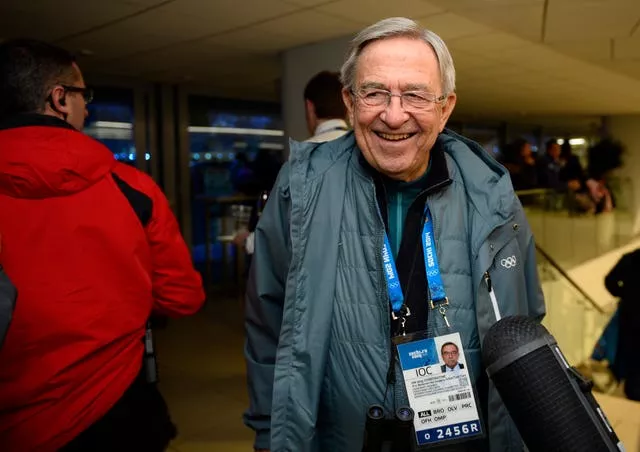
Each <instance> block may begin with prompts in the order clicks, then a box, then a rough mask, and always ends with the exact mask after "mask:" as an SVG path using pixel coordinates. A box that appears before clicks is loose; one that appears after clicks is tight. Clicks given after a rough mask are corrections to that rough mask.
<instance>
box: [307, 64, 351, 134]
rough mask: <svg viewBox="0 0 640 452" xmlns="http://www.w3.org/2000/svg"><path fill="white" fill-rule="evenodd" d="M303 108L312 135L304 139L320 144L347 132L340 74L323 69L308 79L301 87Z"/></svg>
mask: <svg viewBox="0 0 640 452" xmlns="http://www.w3.org/2000/svg"><path fill="white" fill-rule="evenodd" d="M304 110H305V116H306V118H307V128H308V129H309V133H310V134H311V137H310V138H308V139H307V141H312V142H315V143H322V142H325V141H330V140H335V139H336V138H339V137H341V136H342V135H344V134H345V133H347V131H348V130H349V127H348V126H347V123H346V121H345V118H346V116H347V109H346V107H345V105H344V102H343V100H342V82H341V81H340V74H339V73H337V72H329V71H322V72H319V73H318V74H316V75H315V76H313V78H311V80H309V82H308V83H307V86H306V87H305V89H304Z"/></svg>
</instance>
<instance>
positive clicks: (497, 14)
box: [451, 2, 544, 41]
mask: <svg viewBox="0 0 640 452" xmlns="http://www.w3.org/2000/svg"><path fill="white" fill-rule="evenodd" d="M451 10H452V11H453V12H456V13H459V14H462V15H464V16H465V17H468V18H469V19H471V20H473V21H477V22H479V23H482V24H485V25H488V26H491V27H494V28H497V29H499V30H501V31H507V32H515V33H516V34H517V35H518V36H520V37H524V38H527V39H529V40H531V41H539V40H540V37H541V30H542V17H543V10H544V8H543V4H542V3H541V2H534V3H533V4H531V3H526V4H517V3H516V4H509V6H508V7H507V6H486V7H483V8H465V9H461V10H458V9H454V8H451Z"/></svg>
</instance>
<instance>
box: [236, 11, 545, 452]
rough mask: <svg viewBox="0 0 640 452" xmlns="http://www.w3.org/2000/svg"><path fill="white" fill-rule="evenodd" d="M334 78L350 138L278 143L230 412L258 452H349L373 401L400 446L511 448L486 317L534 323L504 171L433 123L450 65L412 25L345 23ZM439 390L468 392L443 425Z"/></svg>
mask: <svg viewBox="0 0 640 452" xmlns="http://www.w3.org/2000/svg"><path fill="white" fill-rule="evenodd" d="M342 79H343V83H344V86H345V88H344V92H343V97H344V101H345V103H346V105H347V109H348V115H349V118H350V121H351V123H352V125H353V127H354V132H353V133H350V134H348V135H346V136H344V137H342V138H340V139H338V140H335V141H332V142H329V143H325V144H309V143H305V144H298V143H293V144H292V148H293V149H292V152H291V159H290V161H289V162H288V163H287V164H286V165H285V166H284V167H283V169H282V171H281V173H280V176H279V178H278V181H277V183H276V186H275V188H274V190H273V195H272V197H271V199H270V200H269V203H268V205H267V206H266V209H265V211H264V213H263V215H262V218H261V220H260V223H259V224H258V227H257V231H256V250H255V256H254V264H253V267H252V270H251V275H250V283H249V288H248V293H247V307H246V330H247V344H246V359H247V369H248V382H249V394H250V407H249V410H248V411H247V413H246V415H245V422H246V423H247V425H249V426H250V427H251V428H252V429H254V430H255V431H256V442H255V448H256V450H271V451H273V452H276V451H277V452H281V451H291V452H294V451H295V452H301V451H331V452H356V451H361V450H362V449H363V442H364V438H365V436H366V431H367V428H366V419H367V413H368V412H369V413H371V412H372V411H371V408H370V407H371V406H372V405H379V406H381V407H382V409H381V410H379V411H381V412H384V413H385V414H386V416H387V417H388V418H389V419H391V420H393V418H394V413H397V410H398V408H399V407H404V406H410V407H411V408H412V409H413V411H414V413H415V419H416V421H415V423H414V428H415V431H416V434H413V432H412V435H411V436H412V438H411V441H412V442H413V443H414V445H416V442H417V444H418V445H421V446H422V445H424V446H426V447H432V448H435V450H448V451H449V450H451V451H453V450H455V451H480V450H491V451H520V450H522V448H523V446H522V441H521V440H520V438H519V436H518V433H517V430H516V428H515V426H514V425H513V423H512V422H511V420H510V419H509V417H508V414H507V412H506V410H505V408H504V406H503V405H502V403H501V401H500V399H499V397H498V395H497V393H496V392H495V390H494V389H493V388H492V387H491V384H490V383H489V382H488V381H487V378H486V375H485V372H484V368H483V365H482V360H481V354H480V353H481V351H480V344H481V341H482V338H483V337H484V335H485V333H486V332H487V330H488V328H489V327H490V326H491V325H492V324H493V323H495V322H496V321H497V320H498V319H499V318H500V317H501V316H507V315H516V314H524V315H529V316H532V317H535V318H538V319H541V318H542V316H543V315H544V301H543V298H542V294H541V291H540V285H539V281H538V276H537V271H536V263H535V245H534V242H533V238H532V235H531V231H530V228H529V226H528V224H527V222H526V219H525V217H524V214H523V212H522V208H521V206H520V203H519V202H518V199H517V198H516V196H515V194H514V192H513V188H512V186H511V182H510V179H509V174H508V173H507V172H506V171H505V169H504V168H503V167H502V166H500V165H499V164H497V163H496V162H495V161H494V160H493V159H492V158H491V157H490V156H489V155H487V153H486V152H485V151H484V150H483V149H482V148H481V147H480V146H479V145H478V144H476V143H474V142H472V141H470V140H468V139H466V138H464V137H461V136H459V135H456V134H455V133H453V132H450V131H448V130H445V124H446V123H447V120H448V119H449V116H450V115H451V112H452V111H453V108H454V106H455V104H456V94H455V69H454V66H453V61H452V58H451V55H450V53H449V51H448V49H447V47H446V45H445V43H444V42H443V41H442V39H440V37H438V36H437V35H436V34H434V33H432V32H431V31H428V30H424V29H422V28H420V26H419V25H418V24H416V23H415V22H413V21H412V20H409V19H404V18H391V19H386V20H383V21H381V22H378V23H376V24H374V25H372V26H370V27H368V28H366V29H365V30H363V31H362V32H360V33H359V34H358V35H357V36H356V37H355V39H354V40H353V42H352V44H351V47H350V50H349V52H348V55H347V59H346V61H345V63H344V65H343V67H342ZM449 340H454V341H455V342H456V343H458V344H459V345H460V350H459V353H460V355H461V356H462V355H463V354H464V358H465V359H464V362H465V363H467V365H466V366H465V369H464V370H463V371H462V372H461V373H460V376H459V377H457V379H454V378H453V377H450V376H447V374H443V373H441V371H440V365H439V361H438V360H439V357H438V352H439V346H438V345H436V343H437V344H443V343H445V342H447V341H449ZM413 358H416V359H417V360H418V359H419V360H420V364H419V366H420V367H418V366H417V365H416V366H414V367H415V369H414V368H413V367H412V363H411V360H412V359H413ZM430 360H431V361H430ZM431 362H432V363H434V368H436V370H435V372H432V369H431V367H430V366H429V365H428V364H429V363H431ZM425 363H426V364H427V365H425ZM414 371H415V372H414ZM414 373H415V374H416V375H417V374H420V375H425V377H424V378H425V379H429V378H431V379H433V380H429V381H431V382H432V383H433V384H431V385H430V386H429V384H430V383H429V381H427V380H424V381H419V380H410V374H414ZM432 373H437V375H435V376H433V375H431V374H432ZM446 378H449V379H450V380H447V381H448V382H449V383H448V385H441V383H442V381H444V380H443V379H446ZM437 379H439V380H437ZM425 384H426V385H427V386H424V385H425ZM415 385H423V386H420V387H428V388H431V389H429V390H427V391H422V392H419V391H416V390H415V387H416V386H415ZM439 385H440V386H439ZM451 385H453V386H451ZM456 385H457V386H456ZM434 387H441V388H445V389H442V391H445V392H442V394H441V395H444V397H438V394H439V393H438V390H433V388H434ZM407 388H408V389H409V390H407ZM452 388H453V389H452ZM456 388H457V389H456ZM446 391H454V393H453V394H449V395H450V397H448V399H447V394H446ZM456 391H457V392H456ZM443 399H447V400H461V399H466V400H467V402H466V403H464V404H460V403H458V406H457V408H456V410H463V409H467V411H466V412H465V413H464V415H463V414H460V416H462V417H455V416H453V415H452V416H445V418H446V419H441V418H442V416H439V417H438V416H436V417H435V418H431V417H430V415H431V411H429V410H422V407H424V406H425V404H428V403H432V404H436V405H434V406H437V403H440V404H442V403H444V402H443ZM447 403H448V402H447ZM445 405H446V403H445V404H444V405H443V407H444V406H445ZM447 406H453V405H451V404H449V405H447ZM452 410H453V409H452ZM456 416H458V415H456ZM418 420H420V422H422V424H421V423H420V422H418ZM425 423H427V424H428V423H431V425H432V426H435V427H437V428H433V429H431V430H429V429H428V428H427V427H428V425H427V427H421V425H423V424H425ZM389 425H390V426H392V425H394V424H393V423H390V424H389ZM389 428H392V427H389ZM423 428H424V429H425V430H421V429H423ZM385 433H388V432H385ZM367 447H368V446H367ZM396 450H397V449H396Z"/></svg>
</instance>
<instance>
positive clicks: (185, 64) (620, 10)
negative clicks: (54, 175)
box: [0, 0, 640, 116]
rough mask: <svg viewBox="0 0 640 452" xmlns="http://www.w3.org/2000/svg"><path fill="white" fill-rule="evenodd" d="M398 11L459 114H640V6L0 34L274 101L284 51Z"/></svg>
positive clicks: (93, 12)
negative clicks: (423, 40) (437, 56)
mask: <svg viewBox="0 0 640 452" xmlns="http://www.w3.org/2000/svg"><path fill="white" fill-rule="evenodd" d="M398 15H402V16H407V17H412V18H415V19H418V20H419V21H420V22H421V23H422V24H423V25H424V26H426V27H429V28H431V29H432V30H434V31H435V32H437V33H438V34H440V35H441V36H442V37H443V38H444V39H445V40H446V41H447V43H448V44H449V46H450V48H451V51H452V53H453V56H454V61H455V63H456V67H457V71H458V93H459V104H458V110H459V111H460V112H462V113H466V114H483V115H493V116H496V115H505V114H508V115H545V114H554V115H557V114H563V115H568V114H571V115H576V114H583V115H603V114H620V113H638V112H640V30H638V28H640V0H428V1H425V0H394V1H380V0H109V1H108V2H104V1H98V0H57V1H55V2H52V1H51V0H28V1H26V0H0V37H3V38H10V37H16V36H27V37H34V38H40V39H45V40H48V41H51V42H54V43H58V44H60V45H63V46H64V47H67V48H69V49H70V50H73V51H84V53H89V54H91V55H90V56H86V57H82V58H81V60H80V61H81V65H82V67H83V69H84V70H85V72H87V73H89V74H90V75H96V76H97V75H100V76H101V78H104V76H113V77H114V79H115V77H120V78H121V77H127V78H133V79H143V80H153V81H161V82H172V83H185V84H188V85H191V86H193V87H194V88H198V89H202V88H206V90H207V91H208V92H211V93H213V94H216V95H220V96H225V97H242V98H252V99H270V100H273V99H276V96H277V81H278V79H279V77H280V74H281V63H280V59H279V53H280V52H282V51H283V50H286V49H289V48H292V47H297V46H302V45H305V44H310V43H315V42H320V41H323V40H327V39H330V38H335V37H339V36H345V35H350V34H353V33H354V32H356V31H358V30H359V29H361V28H363V27H364V26H366V25H368V24H370V23H372V22H374V21H376V20H379V19H381V18H384V17H389V16H398Z"/></svg>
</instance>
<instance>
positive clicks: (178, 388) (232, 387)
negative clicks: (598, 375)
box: [156, 299, 640, 452]
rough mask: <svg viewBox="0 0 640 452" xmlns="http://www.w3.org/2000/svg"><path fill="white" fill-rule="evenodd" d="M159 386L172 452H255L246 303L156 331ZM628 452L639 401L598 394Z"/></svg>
mask: <svg viewBox="0 0 640 452" xmlns="http://www.w3.org/2000/svg"><path fill="white" fill-rule="evenodd" d="M156 339H157V349H158V354H159V358H158V359H159V366H160V381H161V390H162V392H163V394H164V395H165V397H166V398H167V401H168V403H169V406H170V410H171V413H172V416H173V419H174V422H175V423H176V424H177V425H178V430H179V437H178V438H177V439H176V440H175V441H174V442H173V443H172V445H171V448H170V451H172V452H176V451H179V452H251V451H252V450H253V448H252V445H253V435H252V432H251V431H250V430H249V429H247V428H246V427H245V426H244V424H243V423H242V412H243V411H244V410H245V408H246V406H247V393H246V383H245V365H244V361H243V355H242V348H243V340H244V328H243V324H242V306H241V304H240V302H239V301H238V300H237V299H232V300H222V299H215V300H211V301H209V302H208V303H207V305H206V306H205V308H203V310H202V311H201V312H200V313H199V314H197V315H196V316H194V317H190V318H185V319H180V320H173V321H170V323H169V326H168V328H167V329H166V330H161V331H159V332H158V333H157V334H156ZM596 397H597V398H598V400H599V402H600V404H601V406H602V408H603V409H604V411H605V413H606V415H607V416H608V418H609V420H610V421H611V423H612V424H613V426H614V429H615V430H616V433H617V434H618V436H619V437H620V439H621V440H622V441H623V443H624V445H625V447H626V451H627V452H640V404H639V403H632V402H629V401H627V400H625V399H622V398H619V397H613V396H606V395H603V394H597V395H596Z"/></svg>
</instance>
